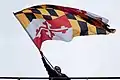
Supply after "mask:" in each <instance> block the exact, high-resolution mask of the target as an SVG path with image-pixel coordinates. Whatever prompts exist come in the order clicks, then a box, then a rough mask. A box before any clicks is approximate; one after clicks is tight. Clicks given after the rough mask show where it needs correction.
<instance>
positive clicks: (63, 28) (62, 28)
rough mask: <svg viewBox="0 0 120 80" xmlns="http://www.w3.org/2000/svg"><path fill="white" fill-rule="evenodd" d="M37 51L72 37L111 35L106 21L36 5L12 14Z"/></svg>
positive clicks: (50, 6) (74, 11)
mask: <svg viewBox="0 0 120 80" xmlns="http://www.w3.org/2000/svg"><path fill="white" fill-rule="evenodd" d="M14 15H15V16H16V18H17V19H18V20H19V22H20V23H21V24H22V25H23V27H24V29H25V30H26V32H27V33H28V35H29V36H30V37H31V39H32V40H33V42H34V43H35V45H36V46H37V48H38V49H39V50H40V48H41V45H42V43H43V42H44V41H46V40H63V41H71V40H72V38H73V37H75V36H85V35H99V34H104V35H106V34H108V33H112V31H113V30H115V29H109V28H108V26H109V25H108V24H107V23H108V19H106V18H104V17H101V16H98V15H96V14H93V13H90V12H87V11H85V10H79V9H76V8H70V7H63V6H57V5H49V4H45V5H37V6H32V7H29V8H26V9H23V10H21V11H19V12H16V13H14Z"/></svg>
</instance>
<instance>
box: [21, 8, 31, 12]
mask: <svg viewBox="0 0 120 80" xmlns="http://www.w3.org/2000/svg"><path fill="white" fill-rule="evenodd" d="M22 12H23V13H32V11H31V10H28V9H24V10H23V11H22Z"/></svg>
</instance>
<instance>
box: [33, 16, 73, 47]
mask: <svg viewBox="0 0 120 80" xmlns="http://www.w3.org/2000/svg"><path fill="white" fill-rule="evenodd" d="M47 22H48V23H49V24H50V25H49V24H48V23H47ZM62 26H64V29H63V28H62ZM70 27H71V25H70V23H69V21H68V19H67V17H66V16H62V17H59V18H57V19H54V20H49V21H45V22H43V25H41V26H40V27H39V28H38V29H36V37H35V38H34V39H33V41H34V43H35V45H36V46H37V48H39V49H40V48H41V45H42V42H44V41H45V40H52V38H53V36H55V34H54V32H62V33H65V32H66V31H67V30H68V28H70Z"/></svg>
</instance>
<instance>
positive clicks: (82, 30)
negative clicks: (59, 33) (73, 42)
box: [78, 21, 88, 36]
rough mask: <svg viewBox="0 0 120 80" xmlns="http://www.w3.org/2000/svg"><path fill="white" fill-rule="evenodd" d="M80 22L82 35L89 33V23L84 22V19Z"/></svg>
mask: <svg viewBox="0 0 120 80" xmlns="http://www.w3.org/2000/svg"><path fill="white" fill-rule="evenodd" d="M78 24H79V26H80V28H81V33H80V35H82V36H83V35H88V27H87V23H86V22H83V21H78Z"/></svg>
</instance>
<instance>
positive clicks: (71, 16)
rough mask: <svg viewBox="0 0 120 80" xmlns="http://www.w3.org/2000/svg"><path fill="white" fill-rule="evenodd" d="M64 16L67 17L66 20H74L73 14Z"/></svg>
mask: <svg viewBox="0 0 120 80" xmlns="http://www.w3.org/2000/svg"><path fill="white" fill-rule="evenodd" d="M66 16H67V18H68V19H74V20H76V18H75V16H74V15H73V14H70V13H68V14H66Z"/></svg>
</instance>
